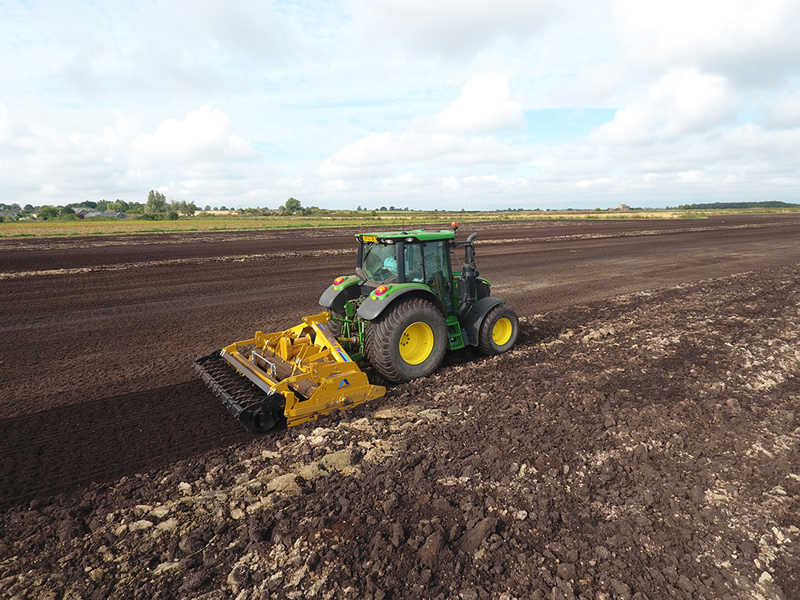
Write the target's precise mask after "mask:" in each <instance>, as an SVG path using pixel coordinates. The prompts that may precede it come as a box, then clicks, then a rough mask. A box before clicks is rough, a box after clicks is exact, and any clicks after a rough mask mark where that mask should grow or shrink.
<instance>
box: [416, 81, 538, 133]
mask: <svg viewBox="0 0 800 600" xmlns="http://www.w3.org/2000/svg"><path fill="white" fill-rule="evenodd" d="M524 124H525V114H524V112H523V109H522V101H521V100H519V99H515V98H512V97H511V88H510V86H509V80H508V75H505V74H498V73H490V74H488V75H482V76H479V77H473V78H472V79H470V80H469V81H468V82H467V83H466V85H464V87H463V88H462V89H461V97H460V98H459V99H458V100H456V101H455V102H454V103H453V104H451V105H450V106H448V107H447V108H445V109H444V110H442V111H441V112H440V113H439V114H437V115H436V116H435V117H434V118H433V119H421V120H420V121H419V126H421V127H423V128H425V127H430V128H431V129H432V130H434V131H445V132H450V133H490V132H495V131H502V130H507V129H519V128H521V127H522V126H523V125H524Z"/></svg>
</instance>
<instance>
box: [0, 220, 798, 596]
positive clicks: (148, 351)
mask: <svg viewBox="0 0 800 600" xmlns="http://www.w3.org/2000/svg"><path fill="white" fill-rule="evenodd" d="M179 223H180V222H179ZM355 231H356V230H355V229H353V228H350V227H347V226H343V227H339V228H317V227H313V228H302V229H298V230H292V231H279V230H272V231H269V230H244V231H222V230H215V231H196V232H183V233H179V232H165V233H158V234H141V235H136V236H130V235H124V234H119V235H96V236H91V237H88V236H62V237H46V236H41V237H40V236H30V237H27V236H22V237H11V236H9V237H6V238H3V239H0V249H2V251H1V252H0V282H1V283H0V300H1V301H2V306H3V308H4V310H3V311H2V313H1V314H0V329H1V330H2V338H0V339H2V341H0V344H1V346H0V386H2V387H1V388H0V389H2V390H3V393H2V395H0V456H2V458H0V506H2V508H3V510H4V513H3V517H2V520H0V596H2V597H9V598H55V599H60V598H142V599H144V598H148V599H150V598H203V599H204V600H212V599H214V600H216V599H222V598H226V599H227V598H231V599H233V598H235V599H237V600H251V599H254V598H370V599H381V598H393V599H399V598H443V599H444V598H460V599H462V600H473V599H476V600H477V599H484V598H498V599H499V598H505V599H509V600H510V599H511V598H553V599H562V598H594V599H598V600H600V599H605V600H611V599H617V598H619V599H637V600H640V599H643V598H649V599H651V600H655V599H661V598H687V599H688V598H709V599H711V598H767V599H774V600H778V599H783V600H791V599H795V598H800V576H799V575H798V573H800V550H799V549H798V537H799V536H800V510H798V508H799V506H798V497H799V496H800V452H798V444H800V422H799V421H798V414H800V413H799V412H798V411H800V382H799V381H798V379H797V377H798V373H800V353H798V351H797V345H798V337H800V333H799V332H800V303H799V301H800V291H798V290H800V215H796V214H771V215H720V216H712V217H709V218H707V219H704V220H698V221H695V220H686V219H680V220H679V219H674V220H653V221H648V220H641V221H639V220H629V221H601V220H584V221H570V220H564V221H561V220H557V221H537V220H530V221H513V220H502V221H495V222H475V223H462V227H461V230H460V234H461V236H462V237H465V236H466V235H467V234H468V233H469V232H471V231H477V232H478V234H479V235H478V242H477V261H478V267H479V269H480V271H481V275H482V276H485V277H487V278H488V279H489V280H490V281H491V282H492V283H493V287H492V291H493V294H494V295H497V296H500V297H503V298H506V299H507V300H508V301H509V303H510V304H511V305H512V306H513V307H515V308H516V310H517V312H518V313H519V314H520V315H521V317H522V320H523V322H522V327H521V338H520V340H519V342H518V344H517V347H516V348H515V349H514V350H513V351H512V352H509V353H508V354H505V355H502V356H499V357H495V358H491V359H486V358H483V357H481V356H480V355H478V354H477V353H475V352H472V351H470V350H468V351H464V352H461V353H453V354H451V355H449V356H448V358H447V359H446V362H445V365H444V366H443V368H442V369H441V370H440V371H439V372H438V373H437V374H435V375H433V376H431V377H429V378H427V379H424V380H417V381H413V382H411V383H408V384H404V385H398V386H394V387H391V388H390V389H389V390H388V393H387V395H386V396H385V397H384V398H381V399H379V400H376V401H374V402H372V403H370V404H367V405H363V406H361V407H359V408H358V409H355V410H352V411H346V412H343V413H338V414H335V415H333V416H331V417H327V418H322V419H320V420H319V421H318V422H317V423H314V424H307V425H303V426H300V427H296V428H292V429H289V430H285V431H282V432H278V433H277V434H275V435H264V436H253V435H251V434H249V433H247V432H246V431H245V430H244V429H243V428H242V427H241V426H240V425H239V424H238V422H236V420H235V419H233V417H231V416H230V415H229V414H228V413H227V412H226V410H225V409H224V407H223V406H222V405H221V403H220V402H219V401H218V400H217V399H216V398H215V397H214V396H213V395H212V394H211V393H210V392H209V391H208V390H207V389H206V388H205V387H204V385H203V384H202V383H201V382H200V381H199V380H197V379H196V378H195V377H194V376H193V374H192V372H191V369H190V366H191V362H192V360H193V359H194V358H196V357H199V356H201V355H203V354H206V353H208V352H209V351H211V350H213V349H215V348H217V347H219V346H221V345H222V344H224V343H228V342H232V341H235V340H238V339H246V338H247V337H249V336H250V335H251V334H252V333H253V332H254V331H256V330H258V329H262V330H264V331H274V330H279V329H284V328H286V327H287V326H289V325H292V324H295V323H296V322H298V320H299V318H300V316H302V315H304V314H310V313H314V312H317V309H318V305H317V300H318V297H319V294H320V293H321V291H322V290H324V289H325V287H326V286H327V285H329V284H330V281H331V280H332V279H333V277H335V276H336V275H340V274H346V273H349V272H351V271H352V269H353V260H354V258H353V251H354V241H353V234H354V233H355ZM53 565H57V567H58V568H54V567H53Z"/></svg>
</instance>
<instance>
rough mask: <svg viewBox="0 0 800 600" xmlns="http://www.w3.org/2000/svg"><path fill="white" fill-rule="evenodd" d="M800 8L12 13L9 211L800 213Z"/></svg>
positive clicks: (496, 0) (325, 6)
mask: <svg viewBox="0 0 800 600" xmlns="http://www.w3.org/2000/svg"><path fill="white" fill-rule="evenodd" d="M798 31H800V2H798V0H793V1H789V0H669V1H661V0H616V1H614V0H591V1H590V0H580V1H579V0H552V1H550V0H492V2H488V1H486V0H309V1H287V0H273V1H271V2H270V1H269V0H260V1H256V0H191V1H190V0H163V1H162V0H137V1H135V2H134V1H122V0H103V1H102V2H101V1H93V0H83V1H80V2H77V1H74V0H29V1H17V0H3V1H2V2H0V202H3V203H6V204H11V203H15V202H16V203H19V204H20V205H23V206H24V205H26V204H32V205H34V206H40V205H45V204H50V205H65V204H70V203H75V202H81V201H85V200H92V201H95V202H96V201H98V200H101V199H106V200H115V199H118V198H119V199H123V200H126V201H128V202H145V201H146V200H147V193H148V191H149V190H157V191H160V192H161V193H163V194H164V195H165V196H166V197H167V199H169V200H175V201H181V200H186V201H193V202H195V204H197V205H198V206H200V207H203V206H206V205H210V206H212V207H214V206H222V205H226V206H228V207H232V206H235V207H269V208H276V207H278V206H280V205H282V204H283V203H284V202H285V201H286V199H288V198H289V197H294V198H297V199H298V200H300V201H301V202H302V204H303V206H318V207H321V208H330V209H353V208H356V207H358V206H362V207H365V208H370V209H374V208H378V207H380V206H396V207H403V208H405V207H408V208H410V209H434V208H438V209H448V210H461V209H466V210H495V209H504V208H528V209H535V208H540V209H563V208H612V207H616V206H617V205H619V204H621V203H625V204H628V205H630V206H636V207H652V208H659V207H667V206H678V205H682V204H691V203H700V202H732V201H766V200H781V201H785V202H800V35H798V33H797V32H798Z"/></svg>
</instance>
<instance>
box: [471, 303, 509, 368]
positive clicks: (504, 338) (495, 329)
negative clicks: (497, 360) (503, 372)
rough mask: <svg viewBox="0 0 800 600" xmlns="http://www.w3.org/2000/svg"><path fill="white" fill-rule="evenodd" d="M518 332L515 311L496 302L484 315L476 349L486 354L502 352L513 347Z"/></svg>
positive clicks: (491, 354)
mask: <svg viewBox="0 0 800 600" xmlns="http://www.w3.org/2000/svg"><path fill="white" fill-rule="evenodd" d="M518 333H519V319H518V318H517V313H515V312H514V311H513V310H512V309H511V308H509V307H508V306H507V305H505V304H498V305H497V306H495V307H494V308H493V309H492V310H490V311H489V313H488V314H487V315H486V316H485V317H484V319H483V323H481V330H480V332H479V334H478V350H479V351H480V352H481V353H483V354H486V355H487V356H493V355H495V354H502V353H503V352H507V351H508V350H511V348H513V347H514V343H515V342H516V341H517V334H518Z"/></svg>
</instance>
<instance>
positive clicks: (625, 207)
mask: <svg viewBox="0 0 800 600" xmlns="http://www.w3.org/2000/svg"><path fill="white" fill-rule="evenodd" d="M630 209H631V207H630V206H628V205H627V204H620V205H619V206H617V210H630Z"/></svg>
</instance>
